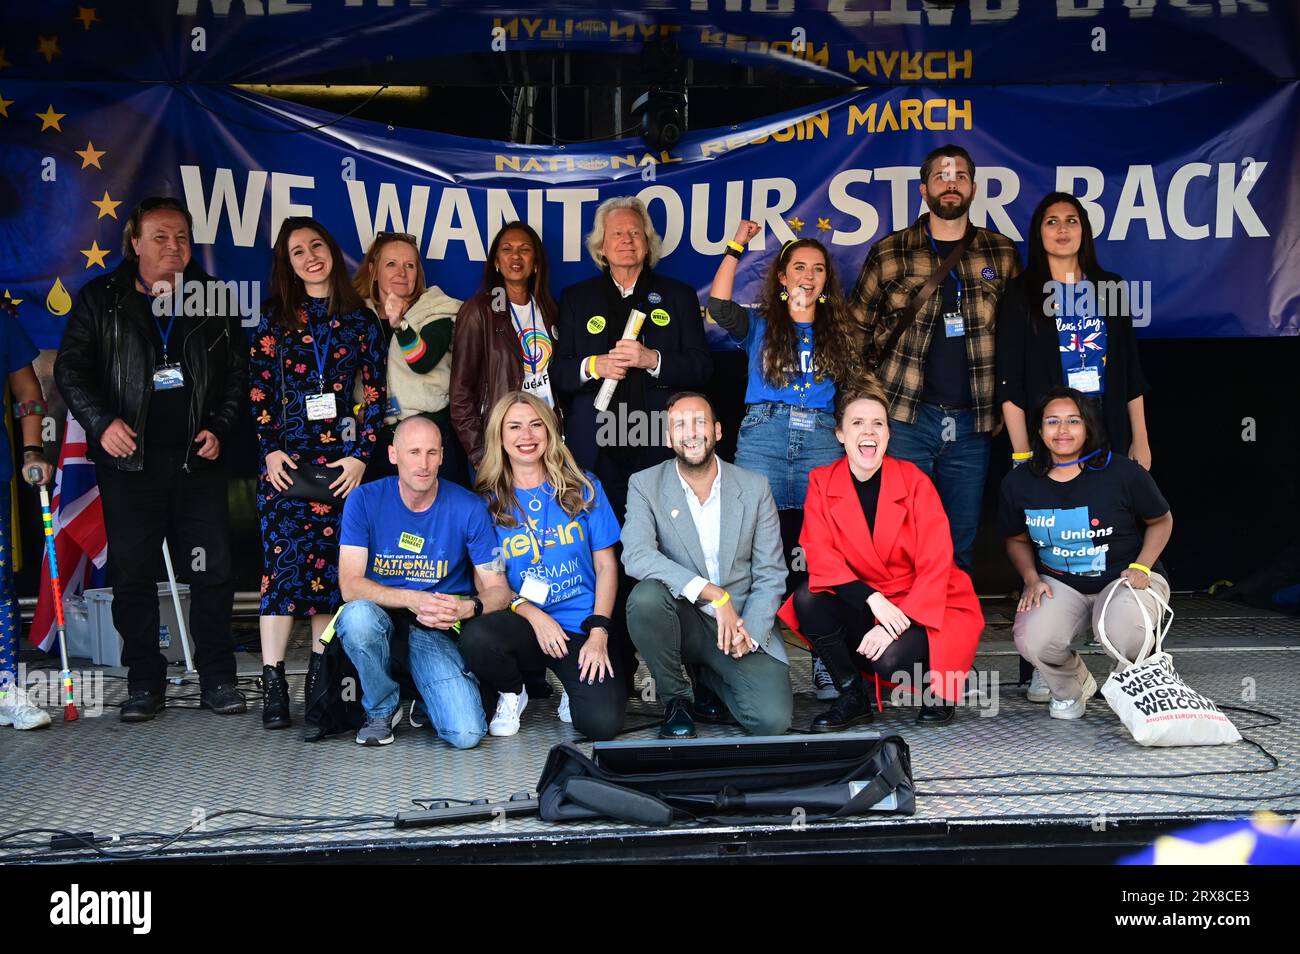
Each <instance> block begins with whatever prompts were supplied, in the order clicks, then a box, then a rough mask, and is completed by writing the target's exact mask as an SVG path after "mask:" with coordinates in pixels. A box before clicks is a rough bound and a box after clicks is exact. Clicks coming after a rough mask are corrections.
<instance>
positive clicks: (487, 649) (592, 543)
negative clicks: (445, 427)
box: [460, 391, 627, 739]
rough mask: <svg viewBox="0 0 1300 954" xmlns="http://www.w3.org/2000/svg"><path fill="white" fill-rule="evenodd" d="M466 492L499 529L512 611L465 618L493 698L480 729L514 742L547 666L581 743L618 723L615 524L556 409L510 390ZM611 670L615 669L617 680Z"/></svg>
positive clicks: (469, 644) (608, 734) (468, 651)
mask: <svg viewBox="0 0 1300 954" xmlns="http://www.w3.org/2000/svg"><path fill="white" fill-rule="evenodd" d="M483 436H484V447H483V461H482V463H481V464H480V465H479V468H478V479H477V483H476V486H475V489H477V490H478V491H479V493H481V494H482V495H483V497H484V499H485V500H486V501H487V505H488V511H489V512H490V513H491V515H492V521H493V523H494V524H495V526H496V528H497V537H498V539H499V541H500V546H501V560H502V563H503V564H504V566H505V572H506V578H507V580H508V581H509V583H510V587H511V589H512V590H514V592H515V593H516V594H517V595H516V597H515V599H514V600H513V601H512V602H511V604H510V609H508V610H501V611H500V612H497V613H489V614H487V615H486V616H481V617H479V618H478V619H475V620H472V621H470V622H467V623H466V624H465V625H464V628H463V629H462V631H461V639H460V651H461V655H462V656H463V657H464V659H465V665H466V667H467V668H468V669H469V671H470V672H472V673H473V674H474V675H475V676H476V677H477V678H478V681H479V684H480V685H481V686H482V687H483V689H484V690H485V691H487V692H488V693H496V694H497V705H496V714H495V716H494V717H493V718H492V722H491V724H490V725H489V726H488V731H489V732H490V733H491V734H492V735H497V736H505V735H514V734H515V733H516V732H518V731H519V716H520V715H521V714H522V713H523V711H524V707H525V706H527V705H528V693H527V691H526V689H525V688H524V684H525V682H532V681H534V680H535V679H536V677H537V676H538V675H541V674H544V673H545V671H546V669H547V668H548V667H549V668H550V669H551V671H552V672H554V673H555V675H556V676H558V677H559V680H560V682H561V683H562V684H563V686H564V695H563V696H562V697H561V698H560V711H559V715H560V719H561V720H563V721H565V722H572V723H573V725H574V727H575V728H576V729H577V730H578V731H579V732H581V733H582V734H583V735H584V736H586V737H587V738H589V739H610V738H613V737H614V736H615V735H617V734H618V732H619V731H620V730H621V729H622V728H623V716H624V711H625V709H626V695H627V693H626V682H625V680H623V679H622V678H618V679H616V678H614V675H615V674H614V664H613V662H612V661H611V657H610V651H609V638H610V632H609V631H610V626H611V622H610V619H609V614H610V613H612V612H613V610H614V596H615V592H616V591H617V589H618V562H617V560H616V558H615V556H614V544H616V543H617V542H618V539H619V532H620V528H619V525H618V520H617V518H615V516H614V512H613V510H612V509H611V508H610V505H609V501H608V500H607V499H606V498H605V491H604V490H603V489H601V486H600V482H599V481H598V480H596V478H595V477H593V476H591V475H590V474H586V473H584V472H583V471H582V470H581V469H579V467H578V465H577V464H576V463H575V462H574V459H573V455H572V454H571V453H569V450H568V448H567V447H565V446H564V442H563V441H562V440H561V439H560V429H559V424H558V423H557V421H556V418H555V413H554V412H553V411H552V410H551V409H550V408H549V407H547V406H546V404H545V403H543V402H542V401H541V400H539V399H538V398H536V397H534V396H533V395H531V394H527V393H525V392H523V391H511V392H509V393H507V394H505V395H504V396H502V397H501V399H500V400H498V401H497V403H496V404H495V405H494V406H493V408H492V411H491V413H490V414H489V415H488V419H487V422H486V424H485V426H484V428H483ZM620 675H621V674H620Z"/></svg>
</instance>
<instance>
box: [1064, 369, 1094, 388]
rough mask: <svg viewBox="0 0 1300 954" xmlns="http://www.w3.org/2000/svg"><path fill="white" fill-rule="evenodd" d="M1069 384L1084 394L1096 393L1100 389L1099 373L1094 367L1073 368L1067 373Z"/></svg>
mask: <svg viewBox="0 0 1300 954" xmlns="http://www.w3.org/2000/svg"><path fill="white" fill-rule="evenodd" d="M1069 384H1070V387H1072V388H1074V389H1075V390H1076V391H1082V392H1083V393H1084V394H1096V393H1097V392H1099V391H1100V390H1101V375H1100V374H1098V373H1097V369H1096V368H1075V369H1074V370H1073V371H1071V372H1070V374H1069Z"/></svg>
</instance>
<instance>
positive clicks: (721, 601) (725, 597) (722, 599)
mask: <svg viewBox="0 0 1300 954" xmlns="http://www.w3.org/2000/svg"><path fill="white" fill-rule="evenodd" d="M730 602H731V594H730V593H728V592H727V591H726V590H723V591H722V595H721V596H719V597H718V598H717V599H716V600H709V605H710V606H712V607H713V608H714V609H721V608H722V607H724V606H726V605H727V604H728V603H730Z"/></svg>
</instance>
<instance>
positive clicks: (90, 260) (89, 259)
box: [81, 241, 109, 268]
mask: <svg viewBox="0 0 1300 954" xmlns="http://www.w3.org/2000/svg"><path fill="white" fill-rule="evenodd" d="M108 252H109V250H108V249H106V248H100V247H99V242H98V241H92V242H91V243H90V248H83V249H82V250H81V254H82V255H84V256H86V267H87V268H90V266H91V265H98V266H99V267H100V268H107V267H108V266H107V265H105V264H104V256H105V255H107V254H108Z"/></svg>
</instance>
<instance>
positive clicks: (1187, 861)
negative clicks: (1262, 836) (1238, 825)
mask: <svg viewBox="0 0 1300 954" xmlns="http://www.w3.org/2000/svg"><path fill="white" fill-rule="evenodd" d="M1155 848H1156V853H1155V863H1156V864H1158V865H1244V864H1249V863H1250V853H1251V852H1252V851H1254V850H1255V833H1254V832H1253V831H1239V832H1236V833H1234V834H1231V835H1225V836H1224V837H1223V838H1216V839H1214V841H1207V842H1205V843H1204V844H1197V843H1196V842H1194V841H1187V840H1186V839H1183V838H1178V837H1176V836H1174V835H1161V836H1160V837H1159V838H1157V839H1156V845H1155Z"/></svg>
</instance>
